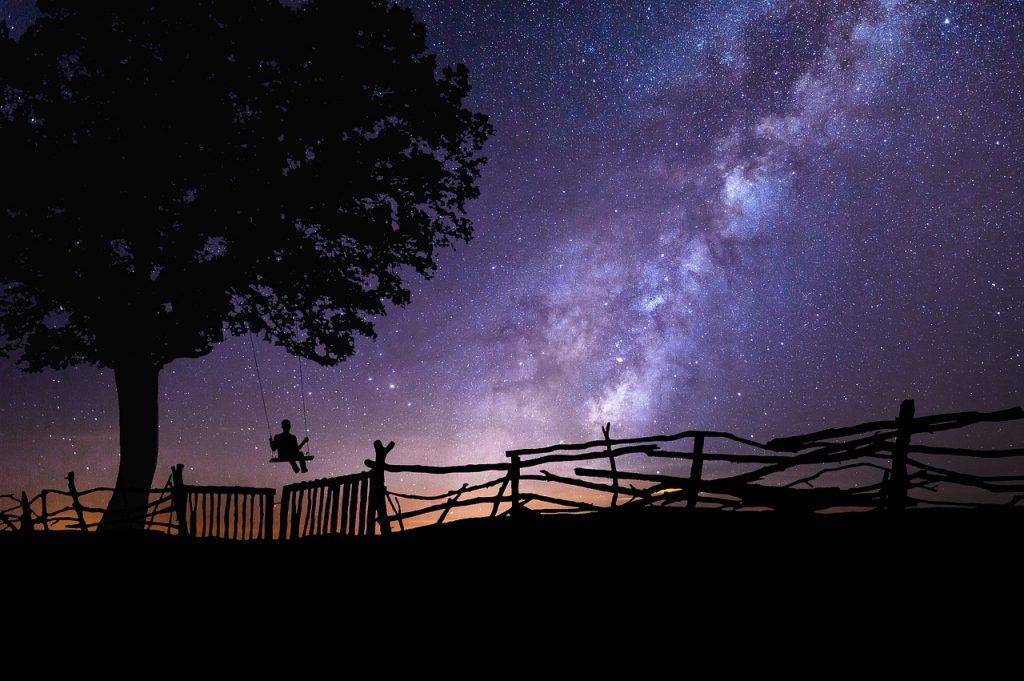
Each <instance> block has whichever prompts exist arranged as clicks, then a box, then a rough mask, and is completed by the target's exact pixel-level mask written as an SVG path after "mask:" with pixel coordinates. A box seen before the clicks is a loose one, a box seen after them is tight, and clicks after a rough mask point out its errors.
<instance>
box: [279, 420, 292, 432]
mask: <svg viewBox="0 0 1024 681" xmlns="http://www.w3.org/2000/svg"><path fill="white" fill-rule="evenodd" d="M291 429H292V422H291V421H289V420H288V419H285V420H284V421H281V430H283V431H284V432H286V433H287V432H288V431H290V430H291Z"/></svg>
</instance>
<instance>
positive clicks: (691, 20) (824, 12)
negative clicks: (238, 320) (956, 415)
mask: <svg viewBox="0 0 1024 681" xmlns="http://www.w3.org/2000/svg"><path fill="white" fill-rule="evenodd" d="M31 5H32V3H31V2H19V1H18V0H3V1H2V2H0V16H6V17H7V20H8V22H9V23H11V24H13V25H14V26H16V27H17V28H18V29H21V28H23V27H24V25H25V24H26V22H27V21H28V20H29V17H30V15H31V11H30V8H31ZM413 7H414V8H415V11H416V12H417V14H418V16H420V17H421V18H422V20H423V21H424V22H425V23H426V24H427V27H428V31H429V37H430V40H431V42H432V44H433V45H434V47H435V49H436V50H437V51H438V53H439V55H440V58H441V61H442V62H453V61H464V62H465V63H466V64H467V65H468V66H469V68H470V73H471V77H472V82H473V84H474V92H473V96H472V102H471V106H472V107H474V108H477V109H480V110H482V111H484V112H486V113H488V114H490V115H491V120H492V122H493V124H494V125H495V127H496V129H497V133H496V135H495V137H494V138H493V140H492V141H491V142H490V143H489V145H488V147H487V149H486V153H487V155H488V156H489V157H490V159H491V160H490V163H489V164H488V166H487V168H486V170H485V172H484V176H483V180H482V197H481V198H480V199H479V200H477V201H476V202H475V203H474V204H473V205H472V208H471V214H472V216H473V217H474V220H475V224H476V238H475V239H474V240H473V241H472V242H471V243H469V244H468V245H461V246H460V247H459V248H458V249H457V250H456V251H455V252H449V253H446V254H445V255H444V256H443V258H442V260H441V262H442V266H441V268H440V270H439V271H438V273H437V275H436V276H435V278H434V279H433V280H431V281H425V282H419V281H418V282H416V283H415V285H414V286H413V287H412V290H413V297H412V302H411V304H410V305H409V306H408V307H406V308H399V309H395V310H392V311H391V312H390V313H389V315H388V316H387V317H386V318H384V319H381V320H380V321H379V324H378V333H379V338H378V340H377V341H375V342H371V341H365V342H361V343H360V345H359V346H358V350H357V353H356V355H355V357H353V358H352V359H351V360H349V361H347V362H345V363H343V364H342V365H339V366H337V367H333V368H322V367H318V366H315V365H313V364H311V363H306V364H305V365H304V366H303V370H304V374H305V387H306V392H307V393H308V395H307V398H306V401H307V407H308V421H309V431H310V437H311V440H312V442H313V447H312V449H313V453H314V454H316V456H317V460H316V461H315V462H313V468H312V474H314V475H317V476H326V475H334V474H340V473H343V472H352V471H354V470H357V469H358V468H361V467H362V460H363V459H364V458H366V457H367V456H370V455H371V454H372V448H371V447H370V441H371V440H373V439H376V438H381V439H383V440H385V441H387V440H395V441H396V442H397V447H396V449H395V451H394V452H393V454H392V456H391V459H392V460H395V461H415V462H432V463H453V462H460V461H497V460H501V459H503V455H502V452H503V451H504V450H505V449H509V448H513V447H526V446H533V445H545V444H550V443H553V442H557V441H560V440H577V439H592V438H595V437H599V436H600V431H599V424H601V423H603V422H605V421H611V422H612V424H613V425H612V435H613V437H614V436H623V437H625V436H630V435H647V434H654V433H659V432H675V431H678V430H683V429H685V428H701V427H706V428H716V429H723V430H731V431H733V432H736V433H737V434H741V435H745V436H752V437H755V438H758V439H761V440H765V439H768V438H770V437H773V436H776V435H785V434H792V433H796V432H800V431H805V430H810V429H816V428H819V427H823V426H826V425H842V424H845V423H855V422H859V421H863V420H870V419H875V418H886V417H892V416H895V413H896V410H897V408H898V404H899V400H900V399H902V398H904V397H913V398H915V399H916V400H917V405H918V406H917V408H918V413H920V414H925V413H933V412H940V411H956V410H964V409H999V408H1005V407H1009V406H1014V405H1018V404H1022V403H1024V381H1022V379H1024V368H1022V367H1024V358H1022V352H1024V347H1022V331H1024V305H1022V303H1021V301H1022V300H1024V281H1022V276H1021V265H1022V263H1024V259H1022V251H1024V218H1022V210H1024V208H1022V205H1024V182H1022V179H1021V174H1020V173H1021V168H1022V167H1024V152H1022V144H1024V134H1022V124H1024V77H1022V73H1024V68H1022V67H1024V63H1022V62H1024V44H1022V43H1024V39H1022V36H1024V11H1022V10H1024V7H1022V5H1021V3H1020V2H1005V3H961V2H921V3H914V2H908V3H902V2H883V3H881V4H879V3H876V2H866V3H856V2H836V3H817V2H765V1H762V2H696V3H687V2H644V3H633V2H611V1H609V2H600V3H597V2H582V1H581V2H525V1H522V2H496V1H493V0H492V1H489V2H471V1H465V2H456V1H454V0H451V1H443V2H417V3H414V4H413ZM837 7H838V8H840V9H837ZM258 353H259V362H260V370H261V372H262V375H263V380H264V384H265V388H266V390H267V399H268V401H269V403H270V418H271V419H272V421H274V425H275V426H276V422H277V421H279V420H280V419H281V418H284V417H291V419H292V420H293V422H295V424H296V430H297V431H298V432H299V434H300V437H301V435H302V431H303V426H302V415H301V402H300V389H299V373H298V366H299V365H298V361H297V360H296V359H294V358H291V357H288V356H286V355H284V354H283V352H281V351H280V350H278V349H276V348H272V347H271V346H269V345H266V344H262V345H260V346H258ZM0 387H2V392H0V423H2V426H0V432H2V433H3V435H4V439H5V443H4V447H3V448H2V449H3V451H2V453H0V491H2V492H8V491H12V490H18V489H21V488H25V489H29V490H38V489H39V488H40V487H43V486H51V487H52V486H59V485H60V483H61V478H62V477H63V475H64V474H65V473H66V472H67V471H69V470H74V471H76V472H77V474H78V476H79V479H80V481H82V482H81V483H80V486H83V485H84V486H91V485H93V484H107V483H110V482H112V481H113V479H114V473H115V471H116V466H117V412H116V401H115V394H114V385H113V375H112V373H111V372H110V371H100V370H97V369H96V368H94V367H79V368H75V369H72V370H68V371H63V372H47V373H43V374H22V373H19V372H18V371H17V370H16V369H15V368H14V367H13V366H12V365H11V364H10V363H7V362H2V363H0ZM161 389H162V412H161V418H162V423H161V437H160V446H161V453H160V468H159V469H158V473H157V478H158V480H157V481H156V482H157V484H162V483H163V479H164V478H165V477H166V471H167V469H168V467H169V466H171V465H172V464H173V463H176V462H183V463H185V464H186V465H187V467H188V471H189V472H188V473H187V477H188V479H189V480H191V481H198V482H206V483H237V484H267V485H280V484H281V483H283V482H286V481H288V480H290V479H291V478H292V477H293V476H292V473H291V472H290V470H289V469H288V467H287V466H282V465H277V466H275V465H272V464H268V463H266V460H267V458H268V457H269V454H270V453H269V451H268V448H267V444H266V439H267V428H266V424H265V420H264V415H263V410H262V407H261V404H260V397H259V390H258V386H257V383H256V378H255V375H254V372H253V362H252V356H251V351H250V349H249V341H248V339H247V338H234V339H231V340H230V341H228V342H225V343H224V344H222V345H221V346H219V347H218V348H217V349H216V350H215V352H213V353H212V354H211V355H209V356H207V357H205V358H203V359H200V360H179V361H177V362H175V363H173V364H171V365H170V366H169V367H167V368H166V369H165V370H164V372H163V375H162V385H161ZM1020 433H1021V430H1020V429H1019V428H1018V429H1016V430H1014V429H1011V428H1002V429H1001V428H991V427H990V428H978V429H976V430H975V431H974V434H973V435H969V434H967V433H963V434H960V435H956V436H954V438H960V439H958V440H957V439H954V440H951V439H950V438H948V437H947V438H946V440H945V442H948V443H952V444H956V443H960V442H964V443H970V444H972V445H975V446H981V445H987V446H1010V445H1012V444H1016V445H1017V446H1020V442H1021V439H1020V435H1019V434H1020ZM658 466H661V467H664V466H665V464H664V462H662V463H660V464H658ZM652 467H653V464H652ZM410 484H414V483H412V482H411V481H410Z"/></svg>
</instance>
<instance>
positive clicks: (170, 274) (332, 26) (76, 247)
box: [0, 0, 491, 370]
mask: <svg viewBox="0 0 1024 681" xmlns="http://www.w3.org/2000/svg"><path fill="white" fill-rule="evenodd" d="M38 4H39V9H40V11H41V13H42V16H41V17H40V19H39V20H38V21H37V22H36V23H35V24H34V25H33V26H31V27H30V28H29V29H28V31H27V32H26V33H25V34H24V35H23V36H21V37H20V38H19V39H18V40H14V39H12V38H11V37H9V36H7V35H6V34H4V35H0V153H2V156H0V158H2V159H3V161H2V162H3V164H4V166H5V173H4V175H5V177H6V178H7V179H6V180H5V183H4V186H3V188H2V192H3V193H2V206H0V353H2V354H3V355H4V356H8V355H14V356H15V357H16V358H17V359H18V361H19V362H20V363H21V364H22V366H23V367H25V368H27V369H29V370H39V369H42V368H45V367H53V368H62V367H66V366H69V365H72V364H78V363H91V364H95V365H99V366H109V367H116V366H117V365H118V364H119V363H123V362H129V361H130V362H134V363H139V362H141V363H143V364H147V365H151V366H155V367H157V368H159V367H162V366H164V365H165V364H167V363H168V362H171V361H172V360H174V359H175V358H178V357H197V356H201V355H204V354H206V353H208V352H210V350H211V349H212V348H213V346H214V345H215V344H216V343H218V342H219V341H221V340H223V339H224V337H225V335H226V334H229V333H233V334H239V333H245V332H249V331H251V332H254V333H257V334H259V335H261V336H263V337H265V338H267V339H269V340H270V341H272V342H274V343H276V344H278V345H280V346H282V347H284V348H285V349H287V350H288V351H289V352H291V353H293V354H296V355H300V356H303V357H307V358H310V359H313V360H315V361H317V362H320V363H322V364H333V363H336V362H338V361H341V360H343V359H344V358H346V357H347V356H349V355H350V354H351V353H352V351H353V342H354V335H356V334H362V335H366V336H372V335H373V319H374V317H376V316H378V315H382V314H384V313H385V311H386V307H387V306H388V305H389V304H397V305H403V304H405V303H407V302H408V301H409V290H408V286H407V284H406V282H405V280H406V279H407V278H408V276H409V274H410V273H412V272H413V271H415V272H417V273H419V274H420V275H424V276H429V275H430V273H431V271H432V270H433V269H434V268H435V257H436V254H437V252H438V250H439V249H443V248H446V247H450V246H452V245H453V244H455V243H456V242H459V241H465V240H468V239H469V238H470V236H471V234H472V225H471V222H470V220H469V218H468V216H467V213H466V203H467V201H469V200H471V199H473V198H475V197H476V196H477V195H478V191H479V190H478V186H477V182H478V178H479V174H480V170H481V167H482V164H483V163H484V161H485V159H484V158H483V157H482V156H481V149H482V147H483V145H484V142H485V141H486V139H487V137H488V136H489V134H490V133H491V127H490V125H489V123H488V121H487V118H486V116H484V115H482V114H480V113H477V112H474V111H471V110H470V109H468V108H467V107H466V106H465V100H466V97H467V95H468V93H469V82H468V74H467V70H466V68H465V67H464V66H462V65H458V66H455V67H451V68H444V69H438V67H437V64H436V63H435V57H434V55H433V54H431V53H430V52H429V51H428V50H427V46H426V40H425V30H424V27H423V26H422V25H421V24H419V23H417V22H416V21H415V20H414V19H413V17H412V16H411V14H410V13H409V12H408V11H407V10H405V9H401V8H398V7H395V6H393V5H390V4H389V3H385V2H359V1H351V0H347V1H346V2H332V1H327V0H314V1H313V2H309V3H306V4H304V5H303V6H301V7H300V8H298V9H291V8H287V7H283V6H282V5H280V4H279V3H278V2H276V0H246V2H237V1H235V0H200V1H193V0H189V1H182V0H103V1H96V2H87V3H83V2H75V1H73V0H40V1H39V3H38Z"/></svg>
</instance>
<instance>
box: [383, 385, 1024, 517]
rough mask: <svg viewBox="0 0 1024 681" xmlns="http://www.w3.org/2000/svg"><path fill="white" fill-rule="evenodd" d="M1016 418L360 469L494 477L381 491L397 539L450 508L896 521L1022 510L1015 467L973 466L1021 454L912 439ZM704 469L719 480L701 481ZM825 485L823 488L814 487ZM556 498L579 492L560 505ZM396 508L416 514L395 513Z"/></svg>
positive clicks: (657, 441) (557, 449) (903, 409)
mask: <svg viewBox="0 0 1024 681" xmlns="http://www.w3.org/2000/svg"><path fill="white" fill-rule="evenodd" d="M1019 419H1024V411H1022V410H1021V408H1020V407H1014V408H1012V409H1005V410H1001V411H994V412H958V413H950V414H937V415H932V416H924V417H916V416H915V414H914V402H913V400H905V401H904V402H903V403H902V404H901V406H900V410H899V413H898V415H897V416H896V417H895V418H894V419H892V420H882V421H871V422H868V423H862V424H859V425H855V426H849V427H843V428H830V429H826V430H822V431H817V432H813V433H807V434H804V435H797V436H792V437H784V438H776V439H773V440H770V441H768V442H767V443H760V442H757V441H754V440H751V439H749V438H744V437H740V436H737V435H733V434H732V433H727V432H721V431H706V430H688V431H683V432H679V433H674V434H670V435H654V436H649V437H638V438H625V439H613V438H612V437H611V435H610V431H611V426H610V424H607V425H605V426H604V427H603V428H602V438H601V439H598V440H592V441H589V442H581V443H570V444H556V445H551V446H547V447H539V448H534V449H515V450H510V451H508V452H506V461H504V462H493V463H472V464H463V465H455V466H431V465H417V464H392V463H388V462H387V461H386V460H383V459H382V458H381V457H380V456H378V457H377V459H376V460H367V461H366V465H367V466H369V467H370V468H371V470H379V471H381V472H387V473H403V474H423V475H428V476H462V477H465V476H468V475H473V474H480V473H489V472H494V473H500V474H501V475H499V476H498V477H496V478H493V479H490V480H486V481H484V482H475V483H472V484H470V483H463V484H462V485H461V486H458V487H453V488H452V489H449V490H448V491H446V492H443V493H440V494H431V495H423V494H414V493H402V492H399V491H396V490H394V489H390V488H388V487H384V490H385V492H384V493H385V495H386V497H387V499H388V501H389V503H390V504H391V513H390V514H389V515H388V516H387V519H386V522H385V524H390V523H392V522H397V523H398V525H399V528H400V529H404V526H405V523H407V522H409V521H412V520H414V519H420V520H421V519H422V518H423V517H424V516H432V517H433V518H434V522H437V523H443V522H445V520H446V518H447V517H448V516H449V514H450V513H451V512H452V511H453V510H454V509H463V508H467V507H478V512H477V515H483V514H486V515H490V516H492V517H494V516H499V515H511V516H515V515H518V514H521V513H524V512H533V513H539V514H546V513H587V512H595V511H605V510H616V509H621V508H626V507H629V508H642V507H645V506H648V507H649V506H658V507H662V506H678V507H682V508H688V509H696V508H700V507H702V508H708V509H711V508H716V509H721V510H726V511H737V510H751V509H770V510H776V511H784V512H805V513H811V512H826V511H839V510H867V509H877V510H884V511H886V512H889V513H898V512H902V511H903V510H905V509H906V508H909V507H929V506H984V505H1005V504H1009V505H1016V504H1018V503H1019V502H1021V501H1022V500H1024V469H1022V468H1021V466H1019V465H1018V466H1016V468H1015V470H1013V471H1011V472H1010V473H1008V474H999V475H985V474H981V473H979V472H978V470H977V469H978V463H979V462H990V461H993V460H998V459H1013V460H1017V461H1020V460H1021V459H1019V458H1018V457H1024V449H992V450H977V449H964V448H958V447H940V446H934V445H929V444H918V443H914V442H913V438H914V437H915V436H918V435H920V434H925V433H939V432H943V431H947V430H953V429H958V428H963V427H966V426H971V425H974V424H979V423H999V422H1006V421H1014V420H1019ZM725 450H730V451H725ZM626 458H629V459H632V460H634V461H636V460H639V463H640V464H641V467H643V468H645V469H647V470H633V471H631V470H623V469H622V465H621V463H620V462H621V461H622V460H623V459H626ZM602 460H603V461H607V468H593V467H584V466H577V467H575V468H574V469H573V470H572V472H571V473H570V474H557V473H554V472H551V471H549V470H547V469H546V468H548V467H553V465H557V464H582V463H586V462H592V461H593V462H598V461H602ZM658 460H662V461H664V460H672V461H675V462H680V463H684V464H688V469H689V470H688V471H687V472H686V473H685V474H676V473H671V474H670V473H659V472H654V473H652V472H650V470H649V469H650V468H651V467H655V466H652V464H653V463H655V462H656V461H658ZM947 461H953V462H962V463H968V467H969V468H971V469H972V470H966V469H961V470H958V469H957V468H956V465H955V463H953V464H950V463H947ZM665 463H668V462H665ZM713 467H717V468H718V469H719V470H718V471H717V472H714V471H709V469H711V468H713ZM738 469H739V470H738ZM712 473H713V474H712ZM865 473H870V474H873V479H870V480H866V481H865V480H863V479H862V478H863V475H864V474H865ZM850 477H857V478H858V481H857V482H856V483H851V482H845V483H844V481H843V478H850ZM829 480H831V481H832V484H822V482H823V481H829ZM954 487H955V488H958V489H959V490H960V491H963V490H968V494H967V496H969V497H971V498H970V500H967V501H963V500H957V499H955V498H953V497H954V496H955V495H952V494H950V492H952V491H953V490H952V489H951V488H954ZM549 488H557V489H559V490H560V491H561V493H559V494H555V493H548V492H546V491H545V490H546V489H549ZM565 490H573V491H575V492H576V494H572V495H567V494H566V493H565ZM961 496H963V495H962V494H961ZM570 497H571V498H570ZM393 500H397V502H398V503H397V504H396V503H395V502H394V501H393ZM401 500H406V503H407V504H409V503H410V502H411V503H418V504H419V505H418V507H416V508H409V509H406V510H402V508H401V506H400V502H401Z"/></svg>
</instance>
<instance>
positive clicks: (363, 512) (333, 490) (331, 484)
mask: <svg viewBox="0 0 1024 681" xmlns="http://www.w3.org/2000/svg"><path fill="white" fill-rule="evenodd" d="M370 485H371V480H370V472H369V471H365V472H363V473H355V474H353V475H342V476H340V477H336V478H324V479H320V480H309V481H304V482H297V483H294V484H291V485H285V487H284V489H283V490H282V494H281V521H280V524H279V528H280V529H279V531H278V538H279V539H282V540H284V539H300V538H302V537H314V536H325V535H343V536H344V535H370V534H373V521H374V515H373V512H372V510H371V508H370V504H369V498H370Z"/></svg>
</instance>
